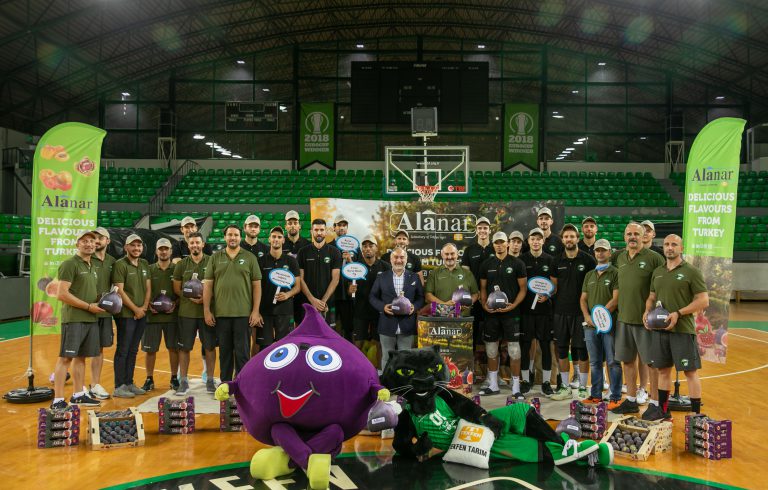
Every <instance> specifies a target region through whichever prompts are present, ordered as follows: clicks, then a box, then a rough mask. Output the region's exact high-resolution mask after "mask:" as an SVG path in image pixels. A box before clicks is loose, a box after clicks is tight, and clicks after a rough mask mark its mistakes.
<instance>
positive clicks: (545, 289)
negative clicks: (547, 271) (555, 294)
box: [528, 276, 555, 310]
mask: <svg viewBox="0 0 768 490" xmlns="http://www.w3.org/2000/svg"><path fill="white" fill-rule="evenodd" d="M528 289H529V290H530V291H531V292H532V293H536V296H535V297H534V298H533V304H532V305H531V309H532V310H535V309H536V305H537V304H538V302H539V296H541V295H542V294H543V295H545V296H549V295H550V294H552V291H554V290H555V285H554V284H552V281H550V280H549V279H547V278H546V277H541V276H536V277H532V278H530V279H528Z"/></svg>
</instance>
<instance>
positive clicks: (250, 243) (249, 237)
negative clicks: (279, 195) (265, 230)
mask: <svg viewBox="0 0 768 490" xmlns="http://www.w3.org/2000/svg"><path fill="white" fill-rule="evenodd" d="M243 232H245V238H244V239H243V241H241V242H240V248H242V249H243V250H248V251H249V252H251V253H252V254H253V255H255V256H256V258H257V259H260V258H262V257H264V256H265V255H267V254H268V253H269V250H270V247H269V245H267V244H266V243H261V242H260V241H259V234H261V219H259V217H258V216H256V215H255V214H251V215H249V216H248V217H247V218H245V223H244V224H243Z"/></svg>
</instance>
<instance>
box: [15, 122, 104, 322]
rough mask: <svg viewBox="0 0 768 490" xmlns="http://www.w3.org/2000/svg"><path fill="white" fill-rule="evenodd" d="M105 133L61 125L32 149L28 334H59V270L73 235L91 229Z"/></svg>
mask: <svg viewBox="0 0 768 490" xmlns="http://www.w3.org/2000/svg"><path fill="white" fill-rule="evenodd" d="M106 134H107V133H106V131H104V130H102V129H99V128H96V127H93V126H89V125H87V124H81V123H63V124H59V125H58V126H55V127H53V128H51V129H50V130H48V131H47V132H46V133H45V134H44V135H43V136H42V137H41V138H40V142H39V143H38V145H37V149H36V150H35V156H34V162H33V172H34V175H35V177H36V178H35V179H34V180H33V184H32V206H31V207H32V256H31V267H30V269H31V272H30V274H31V278H30V293H31V294H30V316H31V322H32V334H33V335H35V334H47V333H59V332H60V327H61V323H60V322H61V302H60V301H58V291H59V283H60V281H59V279H58V277H57V274H58V269H59V265H60V264H61V263H62V262H63V261H64V260H66V259H69V258H70V257H72V256H73V255H74V254H75V253H76V251H77V248H76V241H77V235H78V234H79V233H80V232H81V231H83V230H93V229H94V228H95V227H96V218H97V212H98V207H99V203H98V196H99V161H100V158H101V143H102V141H103V139H104V136H106ZM97 299H98V298H94V300H93V301H92V302H95V301H96V300H97Z"/></svg>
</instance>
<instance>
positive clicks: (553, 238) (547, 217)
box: [523, 207, 565, 257]
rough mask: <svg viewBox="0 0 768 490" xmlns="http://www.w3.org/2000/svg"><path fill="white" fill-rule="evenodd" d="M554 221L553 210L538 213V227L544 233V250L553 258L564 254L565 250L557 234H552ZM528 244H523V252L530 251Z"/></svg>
mask: <svg viewBox="0 0 768 490" xmlns="http://www.w3.org/2000/svg"><path fill="white" fill-rule="evenodd" d="M554 223H555V222H554V220H553V219H552V210H551V209H549V208H546V207H545V208H541V209H539V210H538V211H537V213H536V226H538V228H539V229H540V230H541V231H542V233H544V246H543V247H542V250H543V251H544V252H545V253H547V254H549V255H550V256H552V257H558V256H560V254H562V253H563V250H565V248H564V247H563V241H562V240H561V239H560V236H559V235H557V234H556V233H552V226H554ZM528 247H529V245H528V244H523V252H527V251H528Z"/></svg>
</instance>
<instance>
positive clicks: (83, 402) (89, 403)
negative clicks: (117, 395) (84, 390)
mask: <svg viewBox="0 0 768 490" xmlns="http://www.w3.org/2000/svg"><path fill="white" fill-rule="evenodd" d="M69 403H71V404H72V405H79V406H81V407H100V406H101V402H100V401H99V400H94V399H93V398H91V397H90V396H88V395H80V396H78V397H74V396H73V397H72V398H70V399H69Z"/></svg>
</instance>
